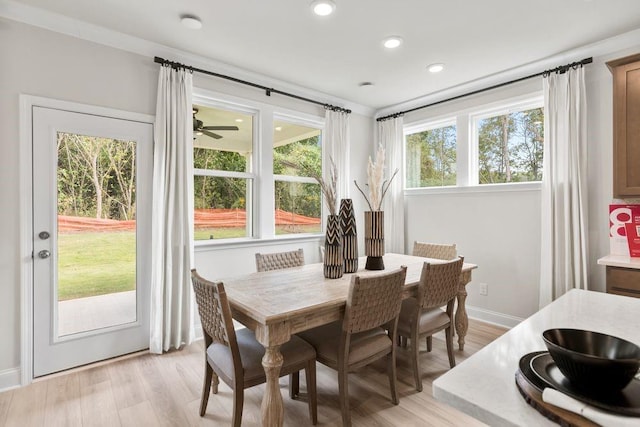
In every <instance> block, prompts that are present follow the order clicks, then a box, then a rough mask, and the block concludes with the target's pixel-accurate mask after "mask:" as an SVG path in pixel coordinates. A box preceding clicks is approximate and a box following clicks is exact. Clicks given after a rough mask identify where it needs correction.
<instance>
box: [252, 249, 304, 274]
mask: <svg viewBox="0 0 640 427" xmlns="http://www.w3.org/2000/svg"><path fill="white" fill-rule="evenodd" d="M301 265H304V251H303V250H302V248H300V249H298V250H297V251H289V252H275V253H270V254H261V253H256V270H258V271H270V270H280V269H281V268H291V267H299V266H301Z"/></svg>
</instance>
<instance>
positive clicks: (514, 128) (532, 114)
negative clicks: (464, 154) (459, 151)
mask: <svg viewBox="0 0 640 427" xmlns="http://www.w3.org/2000/svg"><path fill="white" fill-rule="evenodd" d="M474 124H475V126H474V127H475V136H476V143H477V149H478V183H479V184H496V183H508V182H528V181H541V180H542V147H543V135H544V132H543V124H544V115H543V112H542V107H537V108H517V109H514V110H512V111H502V112H499V113H495V112H494V113H491V114H489V115H483V116H476V117H475V118H474Z"/></svg>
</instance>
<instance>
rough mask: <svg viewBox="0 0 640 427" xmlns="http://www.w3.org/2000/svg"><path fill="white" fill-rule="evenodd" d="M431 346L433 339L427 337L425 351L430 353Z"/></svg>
mask: <svg viewBox="0 0 640 427" xmlns="http://www.w3.org/2000/svg"><path fill="white" fill-rule="evenodd" d="M432 344H433V337H432V336H431V335H429V336H428V337H427V351H431V346H432Z"/></svg>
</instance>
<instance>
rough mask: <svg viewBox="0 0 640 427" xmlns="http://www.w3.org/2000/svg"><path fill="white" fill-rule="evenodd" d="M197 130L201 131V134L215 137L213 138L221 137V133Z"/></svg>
mask: <svg viewBox="0 0 640 427" xmlns="http://www.w3.org/2000/svg"><path fill="white" fill-rule="evenodd" d="M199 131H200V132H202V133H203V134H205V135H207V136H210V137H211V138H215V139H220V138H222V135H218V134H217V133H213V132H209V131H208V130H204V129H200V130H199Z"/></svg>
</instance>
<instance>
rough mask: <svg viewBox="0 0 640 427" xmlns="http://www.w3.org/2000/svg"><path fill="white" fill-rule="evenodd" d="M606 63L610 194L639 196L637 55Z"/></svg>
mask: <svg viewBox="0 0 640 427" xmlns="http://www.w3.org/2000/svg"><path fill="white" fill-rule="evenodd" d="M607 66H608V67H609V70H611V73H612V74H613V196H614V197H618V198H628V197H640V54H636V55H631V56H627V57H625V58H620V59H616V60H615V61H610V62H607Z"/></svg>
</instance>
